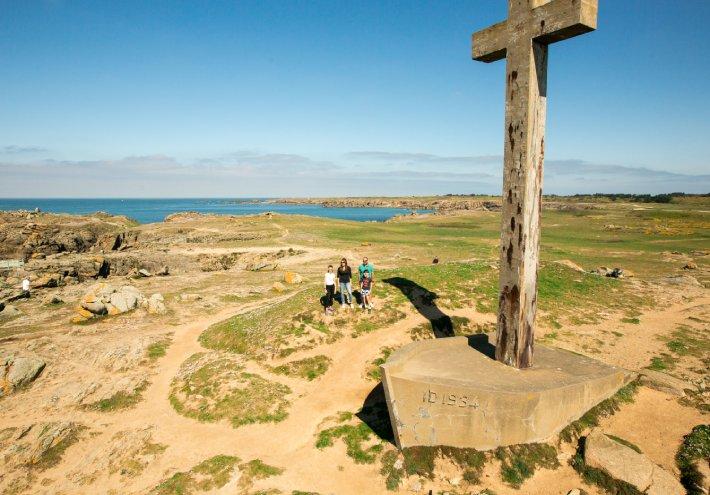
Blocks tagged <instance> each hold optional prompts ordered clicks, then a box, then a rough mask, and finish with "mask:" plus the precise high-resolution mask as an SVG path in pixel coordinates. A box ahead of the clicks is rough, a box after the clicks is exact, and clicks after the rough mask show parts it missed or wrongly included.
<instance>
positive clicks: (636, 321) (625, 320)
mask: <svg viewBox="0 0 710 495" xmlns="http://www.w3.org/2000/svg"><path fill="white" fill-rule="evenodd" d="M621 322H622V323H630V324H632V325H639V324H640V323H641V320H639V319H638V318H622V319H621Z"/></svg>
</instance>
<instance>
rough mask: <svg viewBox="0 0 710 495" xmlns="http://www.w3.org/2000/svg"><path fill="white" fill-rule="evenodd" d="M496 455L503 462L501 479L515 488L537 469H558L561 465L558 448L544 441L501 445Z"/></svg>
mask: <svg viewBox="0 0 710 495" xmlns="http://www.w3.org/2000/svg"><path fill="white" fill-rule="evenodd" d="M495 457H496V458H497V459H498V460H499V461H500V463H501V465H500V476H501V479H502V480H503V482H505V483H507V484H508V485H510V486H512V487H514V488H520V486H521V485H522V484H523V483H524V482H525V480H527V479H528V478H531V477H532V475H533V474H535V471H536V470H537V469H539V468H545V469H556V468H558V467H559V465H560V463H559V461H558V460H557V450H555V448H554V447H553V446H552V445H548V444H544V443H531V444H524V445H511V446H510V447H501V448H499V449H497V450H496V451H495Z"/></svg>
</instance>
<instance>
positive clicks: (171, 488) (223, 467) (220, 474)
mask: <svg viewBox="0 0 710 495" xmlns="http://www.w3.org/2000/svg"><path fill="white" fill-rule="evenodd" d="M238 462H239V458H237V457H232V456H227V455H218V456H215V457H211V458H209V459H207V460H205V461H202V462H201V463H199V464H198V465H196V466H194V467H193V468H192V469H190V470H189V471H187V472H179V473H175V474H174V475H172V476H171V477H170V478H168V479H167V480H165V481H163V482H162V483H160V484H159V485H157V486H156V487H154V488H153V489H152V490H151V491H150V493H151V495H183V494H189V493H194V492H196V491H200V492H206V491H209V490H214V489H217V488H222V487H223V486H224V485H226V484H227V482H228V481H229V479H230V478H231V476H232V471H233V469H234V466H235V465H236V464H237V463H238Z"/></svg>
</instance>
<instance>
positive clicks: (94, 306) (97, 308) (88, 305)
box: [81, 301, 108, 315]
mask: <svg viewBox="0 0 710 495" xmlns="http://www.w3.org/2000/svg"><path fill="white" fill-rule="evenodd" d="M81 307H82V308H84V309H85V310H87V311H90V312H91V313H93V314H95V315H105V314H107V313H108V309H107V308H106V304H104V303H103V302H101V301H94V302H86V301H82V303H81Z"/></svg>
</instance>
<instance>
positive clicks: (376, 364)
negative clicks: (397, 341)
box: [365, 347, 395, 382]
mask: <svg viewBox="0 0 710 495" xmlns="http://www.w3.org/2000/svg"><path fill="white" fill-rule="evenodd" d="M394 350H395V348H394V347H382V348H381V349H380V356H379V357H377V358H376V359H374V360H373V361H372V362H371V363H370V365H369V366H368V368H367V372H366V373H365V375H366V376H367V378H368V379H370V380H374V381H376V382H379V381H380V380H382V372H381V371H380V366H382V365H383V364H385V362H386V361H387V358H389V357H390V354H392V353H393V352H394Z"/></svg>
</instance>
